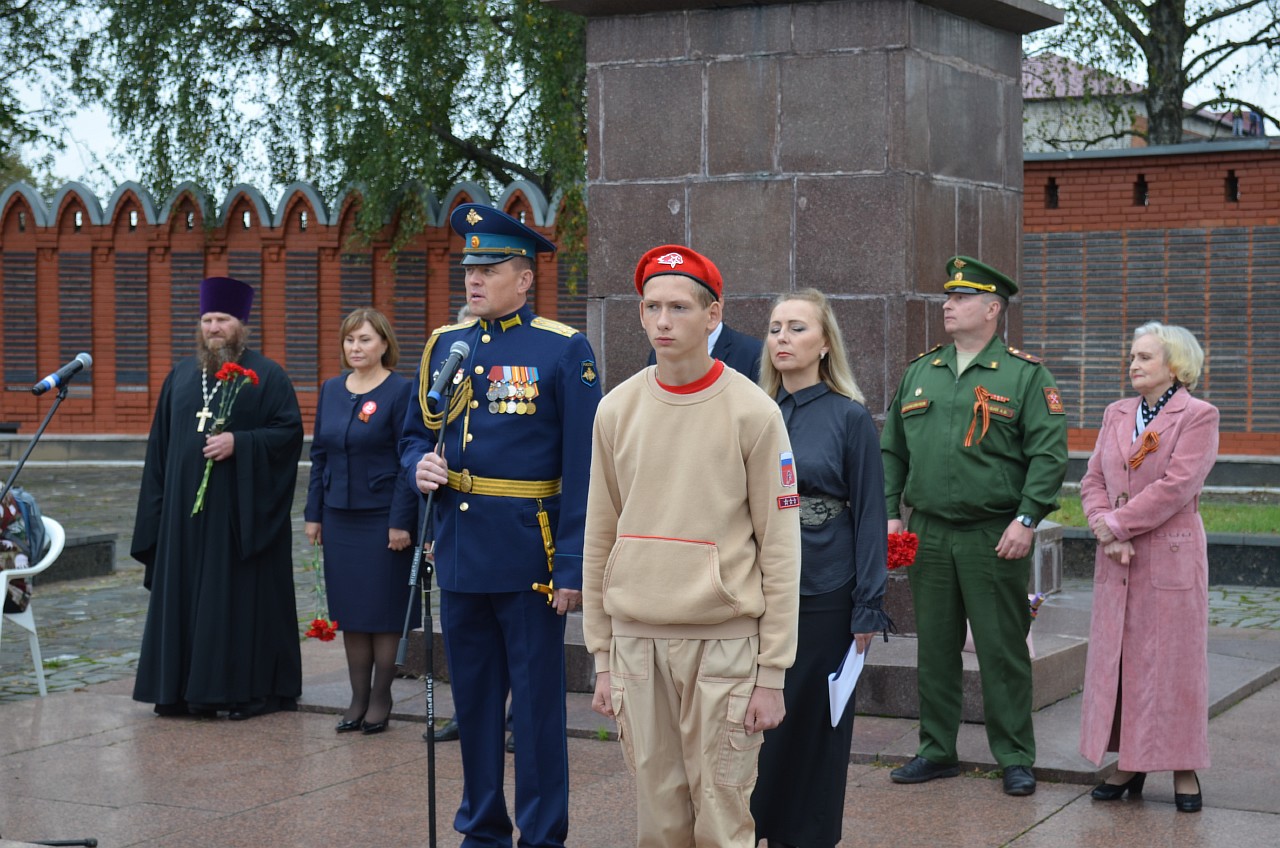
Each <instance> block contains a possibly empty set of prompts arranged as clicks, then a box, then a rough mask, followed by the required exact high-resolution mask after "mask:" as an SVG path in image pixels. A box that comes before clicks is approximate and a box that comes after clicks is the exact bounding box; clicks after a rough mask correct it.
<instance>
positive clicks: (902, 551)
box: [888, 532, 920, 570]
mask: <svg viewBox="0 0 1280 848" xmlns="http://www.w3.org/2000/svg"><path fill="white" fill-rule="evenodd" d="M919 547H920V539H919V538H917V537H916V534H915V533H910V532H903V533H890V534H889V563H888V565H889V568H890V570H892V569H895V568H906V567H907V566H908V565H911V563H913V562H915V561H916V549H917V548H919Z"/></svg>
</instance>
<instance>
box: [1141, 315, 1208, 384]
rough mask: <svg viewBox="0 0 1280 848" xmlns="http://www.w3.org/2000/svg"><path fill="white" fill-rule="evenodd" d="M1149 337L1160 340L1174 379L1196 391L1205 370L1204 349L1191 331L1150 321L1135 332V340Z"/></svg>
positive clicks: (1165, 359)
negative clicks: (1202, 370)
mask: <svg viewBox="0 0 1280 848" xmlns="http://www.w3.org/2000/svg"><path fill="white" fill-rule="evenodd" d="M1147 335H1151V336H1155V337H1156V338H1157V339H1159V340H1160V346H1161V347H1162V348H1164V361H1165V362H1166V363H1167V364H1168V365H1169V370H1170V371H1172V372H1173V378H1174V379H1175V380H1177V381H1178V382H1179V383H1181V384H1182V385H1184V386H1186V387H1187V388H1188V389H1194V388H1195V387H1196V384H1197V383H1199V382H1200V371H1201V369H1203V368H1204V349H1203V348H1201V347H1200V342H1198V341H1196V337H1195V336H1194V335H1193V334H1192V333H1191V331H1190V330H1188V329H1187V328H1186V327H1176V326H1174V325H1172V324H1161V323H1160V322H1159V321H1148V322H1147V323H1145V324H1143V325H1142V326H1141V327H1139V328H1138V329H1136V330H1134V331H1133V340H1134V341H1137V340H1138V339H1139V338H1141V337H1142V336H1147Z"/></svg>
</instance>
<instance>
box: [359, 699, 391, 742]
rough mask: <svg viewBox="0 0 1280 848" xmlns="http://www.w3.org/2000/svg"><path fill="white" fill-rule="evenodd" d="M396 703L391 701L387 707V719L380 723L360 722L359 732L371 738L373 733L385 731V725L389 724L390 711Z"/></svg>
mask: <svg viewBox="0 0 1280 848" xmlns="http://www.w3.org/2000/svg"><path fill="white" fill-rule="evenodd" d="M395 706H396V702H395V701H392V702H391V703H390V704H388V705H387V717H386V718H384V719H383V720H382V721H362V722H360V732H361V733H363V734H364V735H365V736H372V735H373V734H375V733H381V732H382V731H384V730H386V729H387V725H389V724H391V711H392V710H393V709H395Z"/></svg>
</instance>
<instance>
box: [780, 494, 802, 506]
mask: <svg viewBox="0 0 1280 848" xmlns="http://www.w3.org/2000/svg"><path fill="white" fill-rule="evenodd" d="M799 508H800V496H799V495H778V509H799Z"/></svg>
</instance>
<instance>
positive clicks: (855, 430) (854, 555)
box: [777, 383, 891, 633]
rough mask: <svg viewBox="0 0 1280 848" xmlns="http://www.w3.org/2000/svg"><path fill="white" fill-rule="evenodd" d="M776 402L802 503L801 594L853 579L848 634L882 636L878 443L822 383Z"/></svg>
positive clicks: (856, 411) (854, 408)
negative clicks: (879, 633) (794, 467)
mask: <svg viewBox="0 0 1280 848" xmlns="http://www.w3.org/2000/svg"><path fill="white" fill-rule="evenodd" d="M777 400H778V406H779V407H781V409H782V417H783V420H784V421H786V424H787V432H788V434H789V436H790V438H791V450H792V453H794V455H795V463H796V477H797V486H796V489H797V491H798V493H799V494H800V496H801V497H802V498H803V499H804V503H803V504H802V507H801V512H802V515H803V516H804V519H803V520H802V522H801V527H800V548H801V560H800V594H802V595H818V594H822V593H824V592H831V591H833V590H835V589H838V588H839V587H841V586H843V585H845V584H846V583H848V582H849V581H850V580H851V579H852V580H853V581H854V583H853V590H852V591H853V618H852V621H851V622H850V628H849V632H850V633H873V632H875V631H878V630H884V629H886V628H887V627H890V626H891V622H890V621H889V619H888V616H886V615H885V613H884V611H883V610H882V609H881V605H882V603H883V600H884V590H885V581H886V570H885V560H886V557H887V547H888V542H887V538H886V537H887V529H886V527H887V524H888V519H887V517H886V514H885V500H884V466H883V465H881V461H880V437H879V435H878V434H877V433H876V428H875V424H874V423H873V422H872V420H871V414H870V413H868V412H867V409H866V407H864V406H863V405H862V404H860V403H857V402H855V401H853V400H851V399H849V398H847V397H845V396H844V395H840V394H836V393H835V392H833V391H831V389H830V388H828V387H827V385H826V384H825V383H818V384H816V385H813V386H809V387H807V388H804V389H801V390H800V391H799V392H797V393H796V394H794V395H792V394H789V393H788V392H787V391H786V389H782V390H780V391H779V392H778V398H777ZM811 499H817V501H816V502H814V501H813V500H811ZM841 505H844V508H843V509H841V508H840V507H841ZM823 518H825V519H826V520H822V519H823ZM818 521H821V523H815V522H818Z"/></svg>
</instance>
